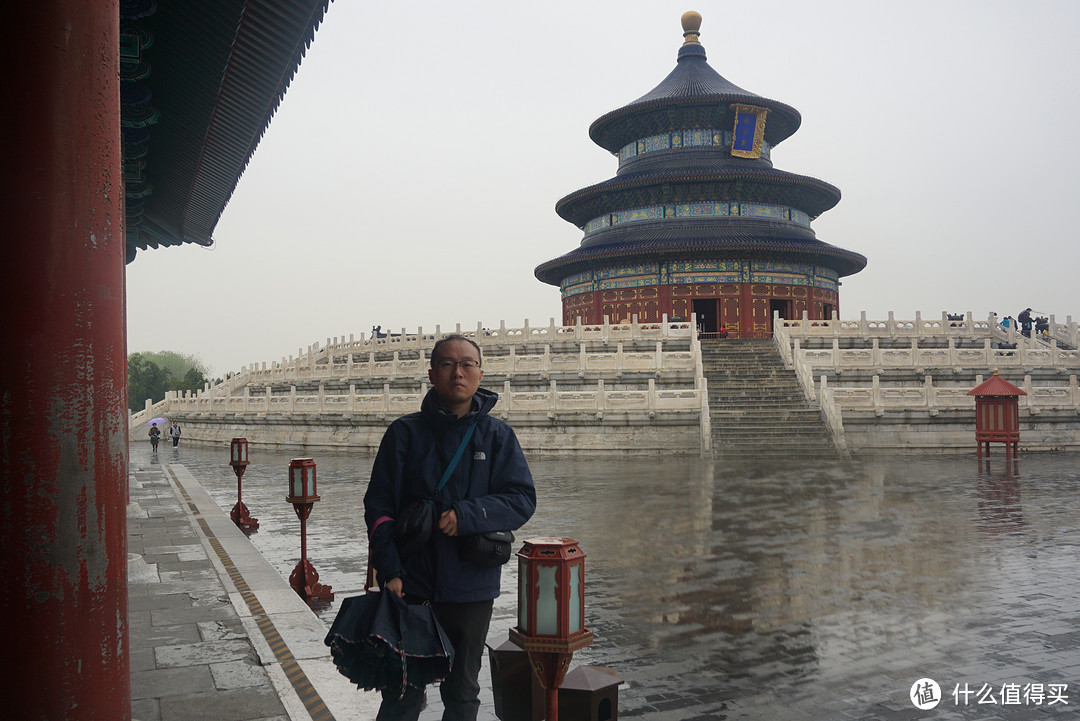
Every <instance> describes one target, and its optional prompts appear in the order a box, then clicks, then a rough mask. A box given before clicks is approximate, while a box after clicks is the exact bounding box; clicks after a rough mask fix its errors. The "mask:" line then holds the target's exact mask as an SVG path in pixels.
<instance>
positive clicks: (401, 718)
mask: <svg viewBox="0 0 1080 721" xmlns="http://www.w3.org/2000/svg"><path fill="white" fill-rule="evenodd" d="M406 600H411V599H409V598H408V597H406ZM494 604H495V602H494V601H476V602H473V603H432V604H431V610H432V611H434V612H435V618H437V619H439V624H440V625H441V626H442V627H443V631H445V632H446V637H447V638H448V639H450V644H451V645H452V646H453V647H454V665H453V667H451V669H450V675H449V676H447V677H446V678H445V679H443V682H442V683H441V684H440V685H439V694H440V695H441V696H442V701H443V716H442V717H443V721H476V714H477V712H478V711H479V710H480V665H481V663H482V662H483V660H484V644H485V642H486V641H487V633H488V625H489V624H490V623H491V609H492V608H493V607H494ZM424 700H425V696H424V690H423V689H418V688H413V687H412V686H410V687H408V689H407V690H406V691H405V696H404V697H402V698H401V699H400V700H398V698H397V694H396V693H392V694H387V693H386V692H385V691H384V692H383V702H382V705H381V706H380V707H379V715H378V716H376V717H375V720H376V721H416V719H417V717H419V716H420V711H421V710H423V708H424Z"/></svg>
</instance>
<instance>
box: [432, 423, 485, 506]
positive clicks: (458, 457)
mask: <svg viewBox="0 0 1080 721" xmlns="http://www.w3.org/2000/svg"><path fill="white" fill-rule="evenodd" d="M475 430H476V420H474V421H473V422H472V423H470V424H469V430H467V431H465V437H464V438H462V439H461V445H459V446H458V449H457V453H455V454H454V457H453V458H452V459H451V460H450V465H448V466H447V467H446V470H445V471H444V472H443V474H442V478H440V479H439V485H438V486H436V487H435V492H436V493H439V492H440V491H442V489H443V486H445V485H446V482H447V481H449V480H450V474H451V473H453V472H454V468H455V467H457V464H458V461H460V460H461V456H462V454H463V453H465V446H467V445H469V439H470V438H472V434H473V431H475Z"/></svg>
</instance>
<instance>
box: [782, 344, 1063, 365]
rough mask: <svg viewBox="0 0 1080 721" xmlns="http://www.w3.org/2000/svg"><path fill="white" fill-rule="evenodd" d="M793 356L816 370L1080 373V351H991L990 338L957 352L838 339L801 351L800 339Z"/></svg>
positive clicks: (1021, 348) (1025, 347) (1041, 348)
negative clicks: (844, 344)
mask: <svg viewBox="0 0 1080 721" xmlns="http://www.w3.org/2000/svg"><path fill="white" fill-rule="evenodd" d="M792 342H793V348H792V351H793V353H794V354H795V355H796V356H798V357H800V358H802V359H804V360H805V362H806V363H807V364H808V365H809V366H810V367H811V368H813V369H814V370H821V369H825V368H828V369H831V370H834V371H843V370H845V369H852V370H854V369H873V368H880V369H891V370H920V371H921V370H923V369H926V368H954V369H965V368H966V369H971V368H984V369H985V368H990V369H993V368H1002V369H1004V368H1053V369H1056V370H1059V371H1068V370H1075V369H1080V351H1077V350H1063V349H1061V348H1058V346H1057V341H1054V340H1051V341H1050V344H1049V346H1046V345H1042V344H1040V345H1037V346H1035V347H1030V345H1029V344H1021V343H1018V344H1017V347H1016V348H1012V349H1003V348H993V347H991V340H990V338H985V339H983V345H982V347H981V348H970V347H967V348H957V347H956V339H955V338H949V339H948V346H947V347H946V348H920V347H919V346H918V342H919V341H918V339H916V338H912V339H911V347H909V348H881V347H880V346H879V343H878V339H877V338H873V339H871V347H870V348H841V347H840V341H839V339H838V338H833V339H832V348H813V349H810V348H807V349H804V348H802V347H801V340H800V339H799V338H794V339H793V341H792Z"/></svg>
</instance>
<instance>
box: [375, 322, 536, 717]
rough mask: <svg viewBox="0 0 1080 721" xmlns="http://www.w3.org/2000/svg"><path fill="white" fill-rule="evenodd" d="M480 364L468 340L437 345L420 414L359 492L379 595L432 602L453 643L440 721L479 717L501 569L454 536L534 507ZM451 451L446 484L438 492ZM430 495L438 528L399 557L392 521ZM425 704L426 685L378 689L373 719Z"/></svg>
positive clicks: (513, 524) (414, 711)
mask: <svg viewBox="0 0 1080 721" xmlns="http://www.w3.org/2000/svg"><path fill="white" fill-rule="evenodd" d="M480 364H481V356H480V347H479V346H477V345H476V343H474V342H473V341H472V340H469V339H468V338H465V337H464V336H460V335H451V336H447V337H445V338H443V339H442V340H440V341H438V342H437V343H436V344H435V347H434V348H432V350H431V367H430V368H429V369H428V379H429V380H430V381H431V385H432V388H431V390H430V391H428V393H427V395H426V396H425V397H424V400H423V402H422V404H421V407H420V412H419V413H410V414H409V415H406V416H403V417H401V418H398V419H397V420H396V421H394V422H393V423H392V424H390V427H389V428H387V430H386V433H385V435H384V436H383V439H382V443H381V444H380V446H379V453H378V455H377V456H376V458H375V463H374V465H373V466H372V469H371V481H370V483H369V484H368V489H367V492H366V493H365V495H364V517H365V520H366V521H367V527H368V533H369V534H370V538H371V545H370V549H371V550H370V552H371V564H372V566H373V568H374V569H375V571H376V575H377V578H378V580H379V584H380V586H382V590H383V592H390V593H396V594H397V595H399V596H401V597H402V598H404V599H405V600H406V601H407V602H409V603H425V602H426V603H430V604H431V607H432V610H433V611H434V613H435V616H436V618H438V619H439V623H440V624H441V625H442V626H443V629H444V630H445V631H446V635H447V637H448V638H449V639H450V642H451V643H452V644H453V646H454V654H455V655H454V663H453V667H452V668H451V670H450V674H449V676H447V678H446V679H445V680H443V682H442V684H441V686H440V689H439V690H440V694H441V696H442V700H443V706H444V711H443V721H474V720H475V719H476V716H477V711H478V710H479V708H480V699H479V691H480V683H479V674H480V666H481V662H482V660H483V653H484V643H485V641H486V640H487V632H488V625H489V623H490V621H491V610H492V607H493V604H494V599H495V597H496V596H498V595H499V586H500V577H501V570H502V569H501V567H499V566H496V567H488V566H481V565H477V564H474V563H470V562H468V561H465V560H463V559H461V558H460V557H459V556H458V548H457V545H458V544H457V541H458V538H457V537H458V536H470V535H473V534H479V533H486V532H489V531H508V530H510V531H512V530H517V529H518V528H520V527H521V526H522V525H523V524H524V523H525V522H526V521H528V520H529V518H530V517H531V516H532V514H533V511H534V510H535V509H536V491H535V489H534V488H533V480H532V474H531V473H530V472H529V466H528V464H527V463H526V462H525V456H524V454H523V453H522V451H521V446H520V444H519V443H518V440H517V437H516V436H515V435H514V431H513V430H512V429H511V428H510V426H509V425H507V424H506V423H504V422H503V421H501V420H499V419H497V418H494V417H492V416H491V415H490V414H489V411H491V409H492V407H494V405H495V402H496V401H497V400H498V395H497V394H495V393H493V392H492V391H489V390H487V389H485V388H481V387H480V379H481V378H482V377H483V375H484V371H483V369H482V368H481V365H480ZM459 448H460V449H462V452H461V453H460V454H459V453H458V451H459ZM455 456H457V457H458V461H457V463H456V464H455V465H454V466H453V470H452V472H451V475H450V476H449V480H448V481H447V484H446V486H445V487H444V488H443V490H442V491H441V492H439V493H436V490H435V489H436V486H437V485H438V484H439V481H440V479H441V478H442V476H443V474H444V472H445V471H446V469H447V468H448V467H449V466H450V465H451V463H452V460H453V458H454V457H455ZM450 486H453V490H451V488H450ZM432 496H434V497H433V501H434V505H435V509H434V510H435V518H436V521H437V528H436V529H435V530H434V532H433V533H432V534H431V537H430V538H429V539H428V541H427V542H426V544H425V545H423V547H421V548H420V550H418V551H416V552H415V553H413V554H412V555H409V556H404V557H403V556H402V554H400V553H399V551H398V546H397V545H396V544H395V542H394V519H395V518H398V517H399V516H400V515H401V514H402V513H403V512H404V510H405V509H407V508H409V507H410V506H411V505H412V504H414V503H416V502H419V501H422V500H423V499H425V498H430V497H432ZM424 701H425V694H424V691H423V689H416V688H413V687H408V688H407V689H406V691H405V693H404V695H403V696H401V697H400V698H399V697H398V694H397V693H392V692H387V691H384V692H383V702H382V706H381V707H380V708H379V714H378V716H377V717H376V718H377V721H397V720H399V719H401V720H410V721H414V720H415V719H416V718H417V717H418V716H419V714H420V711H421V710H422V708H423V706H424Z"/></svg>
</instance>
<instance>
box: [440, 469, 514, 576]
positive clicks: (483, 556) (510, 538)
mask: <svg viewBox="0 0 1080 721" xmlns="http://www.w3.org/2000/svg"><path fill="white" fill-rule="evenodd" d="M450 497H451V498H452V499H454V503H457V502H458V500H460V499H459V498H458V494H457V489H456V488H455V487H454V484H453V483H451V484H450ZM513 543H514V534H513V533H511V532H510V531H488V532H486V533H476V534H473V535H471V536H458V558H460V559H461V560H462V561H465V562H467V563H475V564H476V565H477V566H488V567H491V568H497V567H498V566H501V565H503V564H504V563H506V562H507V561H509V560H510V551H511V545H512V544H513Z"/></svg>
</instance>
